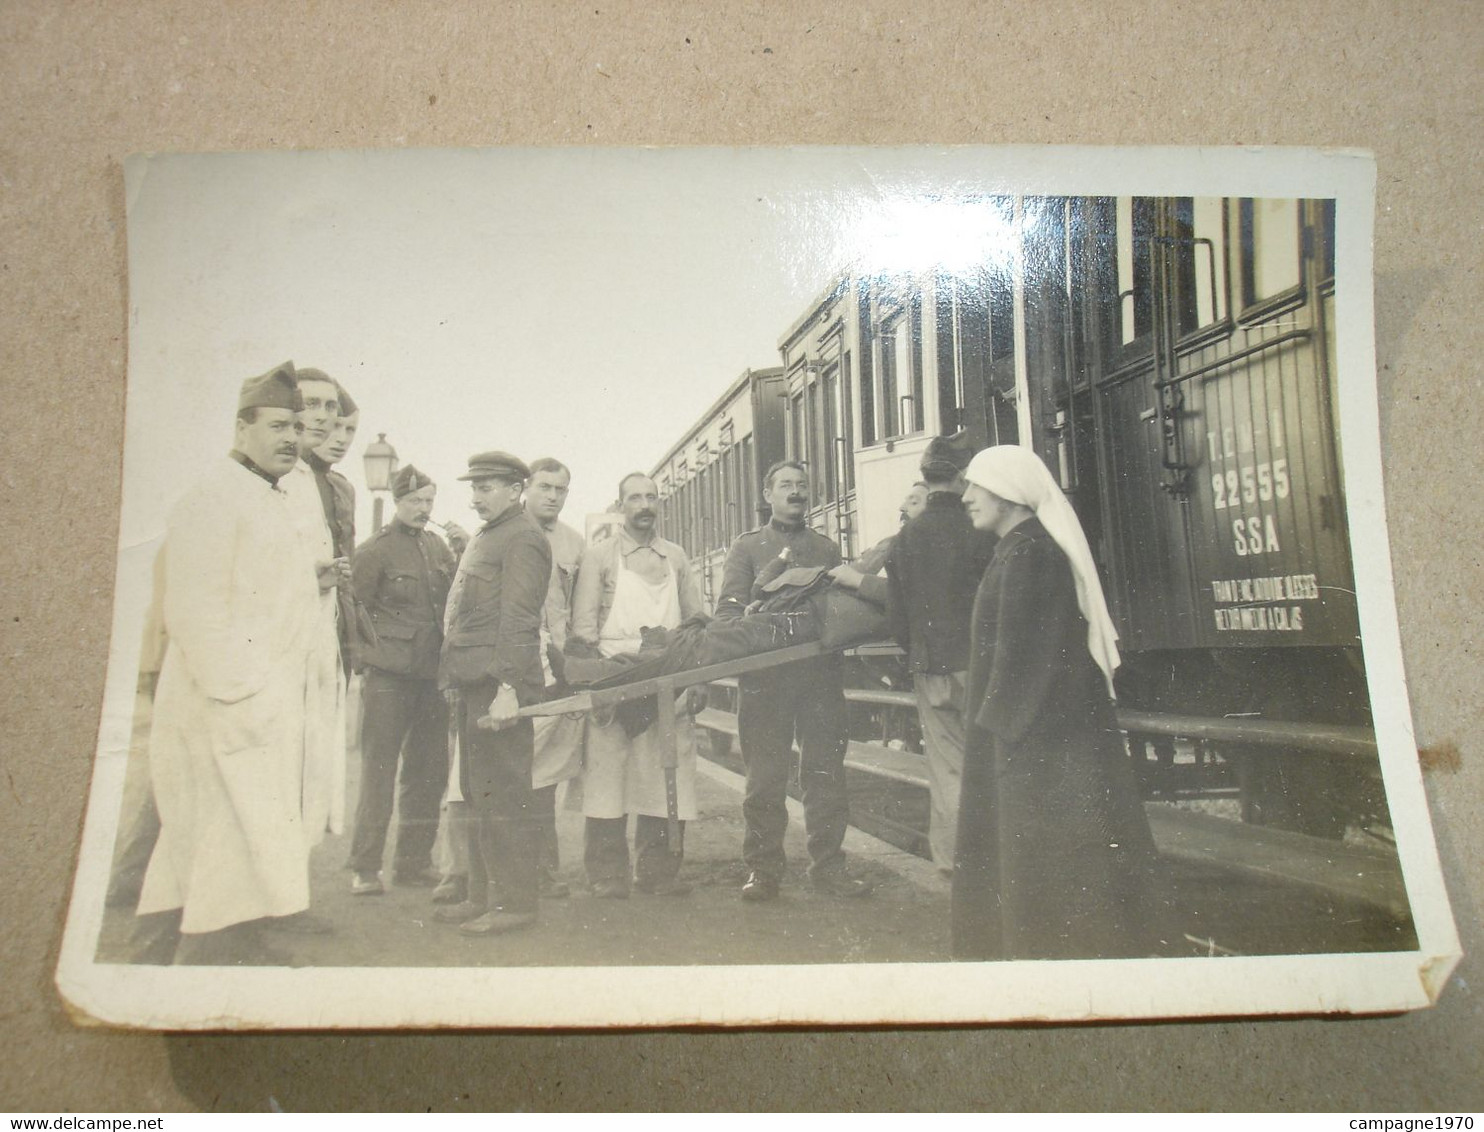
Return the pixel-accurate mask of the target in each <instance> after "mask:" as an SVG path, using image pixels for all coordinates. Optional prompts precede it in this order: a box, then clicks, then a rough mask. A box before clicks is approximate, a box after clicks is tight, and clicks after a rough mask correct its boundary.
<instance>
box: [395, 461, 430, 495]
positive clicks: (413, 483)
mask: <svg viewBox="0 0 1484 1132" xmlns="http://www.w3.org/2000/svg"><path fill="white" fill-rule="evenodd" d="M432 484H433V481H432V480H431V479H429V478H428V477H427V476H426V475H425V474H424V473H422V472H420V471H418V470H417V468H415V467H414V466H413V465H411V464H403V465H402V467H401V469H400V470H399V471H398V472H397V474H396V475H395V476H393V477H392V498H393V499H401V498H402V496H404V495H410V494H412V492H414V491H421V490H422V489H423V488H425V487H431V486H432Z"/></svg>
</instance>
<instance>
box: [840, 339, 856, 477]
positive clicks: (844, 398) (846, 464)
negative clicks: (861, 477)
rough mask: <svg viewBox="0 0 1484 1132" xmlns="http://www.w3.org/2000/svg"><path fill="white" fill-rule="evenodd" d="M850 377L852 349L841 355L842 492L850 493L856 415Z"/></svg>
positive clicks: (853, 466)
mask: <svg viewBox="0 0 1484 1132" xmlns="http://www.w3.org/2000/svg"><path fill="white" fill-rule="evenodd" d="M850 381H851V378H850V351H849V350H847V351H845V353H843V354H842V355H840V433H839V435H840V436H841V437H842V438H843V439H844V443H843V444H842V445H841V446H840V447H841V452H840V475H841V477H842V479H843V480H844V482H843V484H842V486H841V489H840V490H841V493H842V494H845V495H848V494H849V493H850V492H852V491H854V490H855V441H854V439H853V437H854V421H855V417H854V416H853V414H852V413H851V409H850V391H851V389H852V388H854V387H853V386H852V385H851V383H850Z"/></svg>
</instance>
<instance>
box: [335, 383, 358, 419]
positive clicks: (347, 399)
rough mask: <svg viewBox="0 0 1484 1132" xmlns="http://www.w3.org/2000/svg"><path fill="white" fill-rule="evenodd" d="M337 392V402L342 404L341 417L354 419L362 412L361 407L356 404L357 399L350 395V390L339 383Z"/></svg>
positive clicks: (336, 386) (336, 385) (336, 387)
mask: <svg viewBox="0 0 1484 1132" xmlns="http://www.w3.org/2000/svg"><path fill="white" fill-rule="evenodd" d="M335 391H336V394H337V396H336V400H338V401H339V402H340V415H341V416H342V417H353V416H355V415H356V414H357V413H358V412H360V411H361V407H360V406H359V405H357V404H356V399H355V398H354V397H352V396H351V395H350V390H349V389H347V388H345V386H343V385H341V384H340V383H339V382H338V381H337V382H336V383H335Z"/></svg>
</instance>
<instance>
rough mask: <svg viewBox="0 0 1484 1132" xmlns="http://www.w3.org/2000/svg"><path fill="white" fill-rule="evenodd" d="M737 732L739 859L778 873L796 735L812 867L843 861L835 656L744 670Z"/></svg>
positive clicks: (841, 711) (841, 723)
mask: <svg viewBox="0 0 1484 1132" xmlns="http://www.w3.org/2000/svg"><path fill="white" fill-rule="evenodd" d="M737 733H738V738H739V739H740V740H741V744H742V761H743V763H744V764H745V765H746V767H747V792H746V794H745V795H744V796H743V799H742V820H743V823H744V825H745V829H746V832H745V833H744V835H743V840H742V857H743V859H744V860H745V861H746V862H747V866H748V868H750V869H752V870H753V871H754V872H757V873H760V874H762V875H763V876H767V877H770V878H772V879H774V880H778V879H781V878H782V876H783V867H784V856H783V835H784V833H785V832H786V831H787V830H788V809H787V806H786V805H785V801H784V799H785V798H786V796H787V793H788V777H789V772H790V770H792V768H793V764H794V753H793V743H794V737H795V735H797V737H798V742H799V750H800V762H799V784H800V787H801V791H802V794H803V801H804V829H805V831H806V832H807V834H808V838H809V841H808V844H809V860H810V872H811V873H818V872H821V871H824V870H828V869H834V868H839V867H841V866H842V865H843V864H844V854H843V853H842V852H841V850H840V846H841V844H842V843H843V842H844V840H845V827H846V825H847V824H848V823H849V820H850V807H849V803H848V802H847V801H846V797H845V743H846V718H845V696H844V694H843V692H842V691H841V686H840V662H839V659H838V658H836V657H823V658H821V659H819V660H806V661H799V662H797V663H795V664H786V665H783V666H781V667H778V668H772V669H766V670H764V671H762V672H757V673H751V674H749V675H746V676H743V677H742V680H741V703H740V704H739V706H738V709H737Z"/></svg>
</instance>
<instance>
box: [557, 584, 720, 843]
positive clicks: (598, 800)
mask: <svg viewBox="0 0 1484 1132" xmlns="http://www.w3.org/2000/svg"><path fill="white" fill-rule="evenodd" d="M667 566H668V564H667ZM679 624H680V586H679V583H678V582H677V580H676V578H675V571H674V569H673V568H669V570H668V576H667V577H666V578H665V580H664V581H663V582H659V583H653V582H649V581H646V580H645V579H644V578H642V577H640V576H639V575H638V574H636V573H635V572H634V571H632V570H630V569H629V568H628V567H626V566H625V565H624V564H623V561H622V558H620V561H619V566H618V580H617V582H616V584H615V586H614V590H613V607H612V608H611V609H610V610H609V611H608V617H607V619H606V620H605V621H604V622H603V627H602V629H601V630H599V633H598V648H599V650H600V651H601V652H602V653H603V655H604V656H618V655H619V654H620V653H635V652H638V651H639V646H640V645H641V643H642V634H641V630H642V629H644V628H645V627H646V626H647V627H651V628H664V629H674V628H675V627H676V626H677V625H679ZM675 743H676V749H677V750H676V753H677V755H678V760H679V761H678V764H677V766H676V768H675V785H676V798H677V801H678V808H679V814H678V816H679V818H680V819H681V820H682V821H690V820H692V819H694V818H695V816H696V734H695V728H694V726H693V725H692V723H691V719H690V716H688V715H680V716H677V718H676V720H675ZM582 812H583V814H584V815H586V816H587V817H590V818H621V817H623V816H624V815H625V814H648V815H649V816H651V817H666V816H668V809H667V807H666V805H665V771H664V766H663V764H662V762H661V752H660V749H659V742H658V729H657V728H656V727H653V726H651V727H650V728H649V729H648V730H646V731H644V732H642V733H640V734H639V735H637V736H635V737H634V738H633V739H630V738H629V737H628V736H627V735H626V734H624V729H623V725H622V724H621V723H619V722H618V721H617V720H614V721H613V722H611V723H608V724H607V725H599V723H598V722H597V720H596V719H594V718H591V717H590V718H589V719H588V723H587V758H586V759H585V761H584V765H583V768H582Z"/></svg>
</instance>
